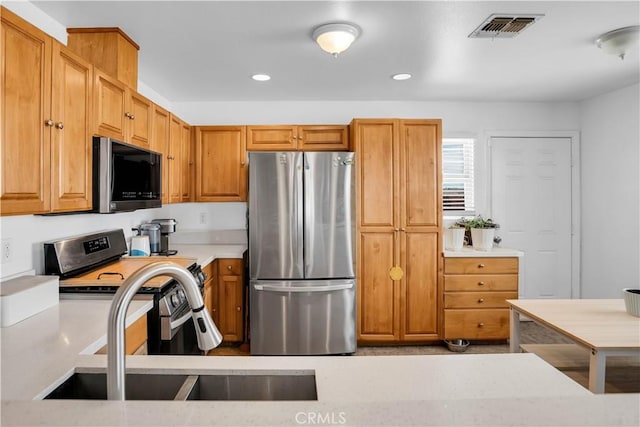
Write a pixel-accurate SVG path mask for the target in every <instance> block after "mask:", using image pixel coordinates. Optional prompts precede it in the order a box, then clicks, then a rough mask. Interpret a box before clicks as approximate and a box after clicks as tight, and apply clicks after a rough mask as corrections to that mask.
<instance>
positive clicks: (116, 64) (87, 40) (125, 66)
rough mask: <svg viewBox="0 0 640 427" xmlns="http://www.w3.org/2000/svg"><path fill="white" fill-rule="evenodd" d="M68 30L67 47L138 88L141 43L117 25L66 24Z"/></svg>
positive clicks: (111, 74)
mask: <svg viewBox="0 0 640 427" xmlns="http://www.w3.org/2000/svg"><path fill="white" fill-rule="evenodd" d="M67 33H68V36H67V46H68V47H69V49H71V50H73V51H74V52H76V53H77V54H78V55H80V56H82V57H83V58H85V59H86V60H87V61H89V62H91V63H92V64H94V65H95V66H96V67H98V68H100V69H101V70H104V71H105V72H106V73H107V74H109V75H110V76H111V77H114V78H116V79H118V80H120V81H121V82H122V83H124V84H125V85H126V86H128V87H130V88H132V89H134V90H137V88H138V51H139V50H140V47H139V46H138V45H137V44H136V42H134V41H133V40H131V38H130V37H129V36H127V35H126V34H125V33H124V32H123V31H122V30H121V29H120V28H114V27H103V28H67Z"/></svg>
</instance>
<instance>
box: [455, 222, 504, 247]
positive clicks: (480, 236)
mask: <svg viewBox="0 0 640 427" xmlns="http://www.w3.org/2000/svg"><path fill="white" fill-rule="evenodd" d="M456 224H458V225H462V226H464V228H465V230H467V233H468V234H467V242H468V244H469V245H470V246H473V249H475V250H478V251H490V250H491V248H493V242H494V239H495V238H496V235H495V231H496V228H500V225H499V224H497V223H496V222H494V221H493V220H492V219H491V218H484V217H483V216H482V215H478V216H476V217H473V218H471V219H466V218H460V220H458V221H456Z"/></svg>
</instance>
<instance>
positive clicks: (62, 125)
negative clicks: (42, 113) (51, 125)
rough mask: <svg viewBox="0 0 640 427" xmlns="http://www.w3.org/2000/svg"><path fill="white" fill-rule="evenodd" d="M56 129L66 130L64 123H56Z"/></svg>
mask: <svg viewBox="0 0 640 427" xmlns="http://www.w3.org/2000/svg"><path fill="white" fill-rule="evenodd" d="M56 128H58V129H64V124H62V122H58V123H56Z"/></svg>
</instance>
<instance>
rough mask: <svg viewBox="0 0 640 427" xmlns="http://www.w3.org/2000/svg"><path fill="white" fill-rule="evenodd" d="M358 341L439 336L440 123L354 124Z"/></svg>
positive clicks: (417, 339) (393, 121) (389, 121)
mask: <svg viewBox="0 0 640 427" xmlns="http://www.w3.org/2000/svg"><path fill="white" fill-rule="evenodd" d="M351 140H352V141H353V143H354V151H355V152H356V156H357V158H356V171H357V172H356V173H357V175H356V185H357V194H358V199H357V227H358V228H357V233H358V241H357V242H358V249H357V253H358V269H357V280H358V310H357V313H358V341H359V342H360V343H367V342H370V343H375V342H421V341H434V340H438V339H439V338H440V337H439V292H440V291H439V282H440V279H439V278H440V276H441V267H440V265H441V264H440V263H441V257H440V256H439V254H440V252H441V250H442V248H441V238H440V221H441V216H442V215H441V214H442V212H441V203H440V194H441V189H440V187H441V182H440V151H441V122H440V120H396V119H375V120H374V119H372V120H369V119H365V120H362V119H357V120H354V121H353V122H352V123H351Z"/></svg>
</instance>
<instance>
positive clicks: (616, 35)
mask: <svg viewBox="0 0 640 427" xmlns="http://www.w3.org/2000/svg"><path fill="white" fill-rule="evenodd" d="M638 34H640V25H632V26H631V27H624V28H618V29H617V30H613V31H609V32H608V33H604V34H603V35H601V36H600V37H598V38H597V39H596V45H597V46H598V47H599V48H600V49H602V50H603V51H604V52H607V53H611V54H613V55H616V56H617V57H619V58H620V59H624V57H625V55H626V54H627V53H628V52H630V51H631V50H633V48H634V47H635V46H637V44H638Z"/></svg>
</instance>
